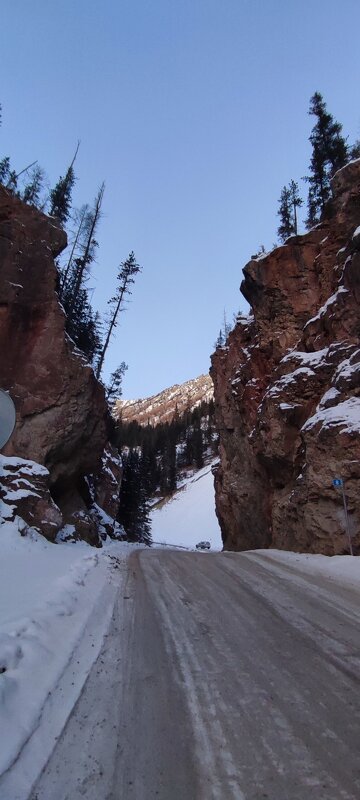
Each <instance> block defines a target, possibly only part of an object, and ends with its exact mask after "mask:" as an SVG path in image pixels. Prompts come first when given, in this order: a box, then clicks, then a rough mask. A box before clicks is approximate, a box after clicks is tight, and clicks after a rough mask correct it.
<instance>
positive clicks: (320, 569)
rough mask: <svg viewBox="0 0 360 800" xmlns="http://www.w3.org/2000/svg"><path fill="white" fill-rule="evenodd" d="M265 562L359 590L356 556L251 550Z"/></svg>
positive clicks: (358, 562) (359, 574) (359, 565)
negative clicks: (264, 559)
mask: <svg viewBox="0 0 360 800" xmlns="http://www.w3.org/2000/svg"><path fill="white" fill-rule="evenodd" d="M250 552H251V554H252V553H253V554H254V555H261V556H263V557H264V558H266V560H267V562H268V563H269V562H270V563H271V562H272V561H273V562H274V563H275V562H276V564H279V563H282V564H287V565H288V566H289V567H291V568H293V569H298V570H301V572H305V573H307V574H308V575H314V576H315V575H316V576H319V577H320V576H321V577H322V578H327V579H329V580H331V581H335V582H336V583H338V584H342V585H343V586H344V587H351V588H357V589H360V558H358V557H357V556H322V555H314V554H313V553H289V552H288V551H287V550H251V551H250Z"/></svg>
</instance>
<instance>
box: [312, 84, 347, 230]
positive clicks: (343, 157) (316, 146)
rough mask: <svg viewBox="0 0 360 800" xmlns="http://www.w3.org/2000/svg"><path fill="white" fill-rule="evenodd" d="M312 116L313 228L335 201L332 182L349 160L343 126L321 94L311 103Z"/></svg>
mask: <svg viewBox="0 0 360 800" xmlns="http://www.w3.org/2000/svg"><path fill="white" fill-rule="evenodd" d="M309 114H310V116H314V117H315V118H316V123H315V125H314V127H313V129H312V131H311V134H310V137H309V141H310V143H311V145H312V155H311V160H310V173H311V174H310V176H308V177H307V178H306V180H307V181H308V183H309V195H308V219H307V226H308V227H309V228H310V227H312V226H313V225H315V224H316V223H317V222H319V221H320V219H321V216H322V215H323V213H324V211H325V207H326V205H327V203H328V201H329V200H330V197H331V183H330V181H331V178H332V176H333V175H334V173H335V172H336V170H338V169H340V167H343V166H344V164H346V162H347V160H348V148H347V145H346V141H345V139H344V137H343V136H342V135H341V131H342V125H341V124H340V123H339V122H336V121H335V120H334V118H333V117H332V115H331V114H329V112H328V111H327V109H326V103H325V102H324V99H323V97H322V95H321V94H320V92H315V94H314V95H313V96H312V98H311V100H310V108H309Z"/></svg>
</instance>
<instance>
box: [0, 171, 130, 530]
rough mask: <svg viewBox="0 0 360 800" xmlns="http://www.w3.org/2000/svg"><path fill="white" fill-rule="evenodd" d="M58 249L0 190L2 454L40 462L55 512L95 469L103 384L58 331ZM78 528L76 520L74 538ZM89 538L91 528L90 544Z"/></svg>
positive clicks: (44, 220)
mask: <svg viewBox="0 0 360 800" xmlns="http://www.w3.org/2000/svg"><path fill="white" fill-rule="evenodd" d="M65 246H66V235H65V233H64V231H63V230H61V228H59V227H58V226H57V224H56V221H55V220H53V219H50V218H49V217H47V216H45V215H44V214H42V213H41V212H39V211H38V210H36V209H34V208H32V207H30V206H27V205H25V204H24V203H22V202H21V201H20V200H19V199H18V198H16V197H14V196H12V195H11V194H10V193H9V192H7V191H6V190H5V189H4V188H3V187H1V186H0V353H1V358H0V386H1V388H3V389H5V390H8V391H9V392H10V394H11V397H12V398H13V400H14V403H15V406H16V415H17V420H16V428H15V431H14V433H13V435H12V437H11V439H10V441H9V442H8V444H7V445H6V447H5V448H4V449H3V453H4V455H6V456H14V457H17V458H23V459H30V460H31V461H34V462H37V463H38V464H40V465H43V466H44V467H45V468H46V470H47V475H46V480H45V479H44V487H43V497H44V500H45V503H46V502H47V487H48V486H49V487H50V490H51V492H52V495H53V497H54V498H55V500H56V503H58V505H59V507H60V509H61V511H63V508H65V507H66V505H67V504H68V495H69V492H70V493H71V495H72V508H73V509H74V508H75V507H76V503H77V502H78V499H79V497H80V496H81V494H82V495H83V496H84V494H86V492H82V491H81V489H82V487H84V486H85V476H86V475H87V474H89V473H91V474H95V475H99V470H100V471H101V459H102V456H103V451H104V447H105V445H106V442H107V416H108V409H107V404H106V401H105V396H104V390H103V387H102V386H101V385H100V383H99V382H98V381H97V380H96V379H95V377H94V373H93V371H92V369H91V367H90V366H89V365H88V364H86V363H85V359H84V357H83V356H82V354H81V353H80V352H79V351H78V350H77V349H76V347H75V345H74V344H73V343H72V341H71V340H70V339H69V337H68V336H67V335H66V333H65V315H64V311H63V309H62V308H61V306H60V304H59V302H58V297H57V294H56V284H57V278H58V276H57V270H56V268H55V264H54V258H55V257H56V256H57V255H58V254H59V253H60V252H61V251H62V250H63V249H64V247H65ZM107 459H108V456H106V460H107ZM46 470H45V471H46ZM117 477H118V476H117ZM96 481H98V478H96ZM100 483H101V479H100ZM113 483H116V484H117V485H118V481H117V479H116V480H115V479H114V482H113ZM102 485H103V488H102V489H101V488H100V489H99V491H100V494H101V496H104V502H105V505H106V504H107V507H106V508H105V511H107V512H108V513H112V511H113V510H114V500H113V499H110V495H113V494H115V491H114V485H112V487H111V490H109V491H107V490H106V489H105V488H104V481H103V484H102ZM99 486H100V484H99ZM107 501H109V502H107ZM28 504H29V510H28V511H27V510H26V508H25V506H26V501H25V498H24V497H23V498H22V509H21V510H22V511H23V513H24V518H25V519H27V518H28V516H29V514H30V515H31V514H34V515H35V516H34V518H33V520H32V525H33V526H35V527H36V528H38V529H39V530H42V519H43V515H42V511H41V509H40V506H39V513H37V512H36V509H35V505H34V503H33V502H32V501H31V502H30V500H29V501H28ZM34 509H35V510H34ZM79 510H82V503H81V502H80V500H79ZM19 513H20V512H19ZM65 522H67V520H66V518H65ZM88 522H89V529H90V528H92V521H91V520H90V519H89V521H88ZM60 523H61V520H60V521H59V526H58V527H60ZM80 527H81V530H80ZM83 529H84V520H83V518H82V519H81V525H80V526H79V531H78V533H79V535H80V536H81V535H82V533H81V531H82V530H83ZM44 532H45V533H46V535H49V537H50V538H54V537H53V535H52V533H53V528H51V527H50V528H49V526H47V525H45V527H44ZM50 534H51V535H50ZM97 538H98V537H97V534H96V535H95V534H94V533H93V531H91V535H90V539H91V542H92V543H94V542H95V540H97Z"/></svg>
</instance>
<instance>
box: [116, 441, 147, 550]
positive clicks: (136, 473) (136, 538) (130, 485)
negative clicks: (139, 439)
mask: <svg viewBox="0 0 360 800" xmlns="http://www.w3.org/2000/svg"><path fill="white" fill-rule="evenodd" d="M122 460H123V477H122V482H121V489H120V505H119V513H118V521H119V522H120V523H121V525H123V527H124V528H125V531H126V534H127V536H128V538H129V539H130V541H133V542H144V543H145V544H148V545H150V544H151V525H150V517H149V507H148V502H147V496H146V491H145V484H144V473H143V465H142V459H141V455H140V453H139V452H138V450H135V449H134V450H130V451H129V452H128V453H127V454H123V455H122Z"/></svg>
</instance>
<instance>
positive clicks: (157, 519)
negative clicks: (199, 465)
mask: <svg viewBox="0 0 360 800" xmlns="http://www.w3.org/2000/svg"><path fill="white" fill-rule="evenodd" d="M151 525H152V530H151V532H152V537H153V540H154V542H158V543H162V542H165V543H167V544H172V545H181V546H182V547H189V548H193V547H195V545H196V544H197V542H200V541H203V540H206V541H208V542H210V544H211V549H212V550H222V540H221V533H220V527H219V523H218V521H217V517H216V514H215V495H214V477H213V475H212V472H211V464H210V465H208V466H206V467H204V468H203V469H201V470H199V472H196V473H195V475H193V476H192V477H191V478H188V479H187V480H186V481H184V483H183V485H182V487H181V488H180V489H179V490H178V491H177V492H176V493H175V494H174V495H173V497H172V498H171V500H169V501H168V502H167V503H165V504H164V505H163V506H162V507H161V508H159V509H156V508H155V509H153V511H152V512H151Z"/></svg>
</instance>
